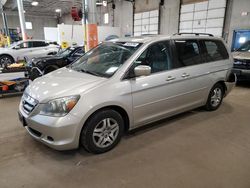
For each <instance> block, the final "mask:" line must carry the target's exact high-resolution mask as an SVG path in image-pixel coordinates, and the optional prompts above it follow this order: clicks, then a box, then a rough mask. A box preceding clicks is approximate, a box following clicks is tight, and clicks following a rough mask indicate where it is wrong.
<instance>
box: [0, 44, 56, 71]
mask: <svg viewBox="0 0 250 188" xmlns="http://www.w3.org/2000/svg"><path fill="white" fill-rule="evenodd" d="M58 50H59V46H58V45H56V44H54V43H49V42H46V41H44V40H27V41H19V42H16V43H13V44H12V45H11V46H9V47H7V48H0V67H6V66H8V65H10V64H12V63H15V62H16V61H19V60H24V59H25V57H26V58H28V59H31V58H34V57H41V56H45V55H52V54H56V53H57V52H58Z"/></svg>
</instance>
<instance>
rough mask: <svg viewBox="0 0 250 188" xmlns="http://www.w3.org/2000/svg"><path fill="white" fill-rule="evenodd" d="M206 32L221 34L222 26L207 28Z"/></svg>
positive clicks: (215, 34)
mask: <svg viewBox="0 0 250 188" xmlns="http://www.w3.org/2000/svg"><path fill="white" fill-rule="evenodd" d="M206 32H207V33H211V34H213V35H214V36H222V28H207V29H206Z"/></svg>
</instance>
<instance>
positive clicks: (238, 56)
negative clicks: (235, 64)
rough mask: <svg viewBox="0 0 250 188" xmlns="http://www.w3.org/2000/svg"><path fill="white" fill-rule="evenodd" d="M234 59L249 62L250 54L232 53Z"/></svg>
mask: <svg viewBox="0 0 250 188" xmlns="http://www.w3.org/2000/svg"><path fill="white" fill-rule="evenodd" d="M232 54H233V58H234V59H242V60H243V59H244V60H250V52H233V53H232Z"/></svg>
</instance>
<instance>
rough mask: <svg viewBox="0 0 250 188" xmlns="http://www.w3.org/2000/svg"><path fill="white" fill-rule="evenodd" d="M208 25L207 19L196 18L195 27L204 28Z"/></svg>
mask: <svg viewBox="0 0 250 188" xmlns="http://www.w3.org/2000/svg"><path fill="white" fill-rule="evenodd" d="M205 27H206V20H195V21H194V23H193V28H204V29H205Z"/></svg>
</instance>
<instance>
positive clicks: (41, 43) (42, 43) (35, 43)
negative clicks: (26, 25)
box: [33, 41, 46, 48]
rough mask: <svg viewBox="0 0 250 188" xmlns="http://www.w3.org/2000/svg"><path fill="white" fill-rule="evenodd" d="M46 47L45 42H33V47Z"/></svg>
mask: <svg viewBox="0 0 250 188" xmlns="http://www.w3.org/2000/svg"><path fill="white" fill-rule="evenodd" d="M44 46H46V43H45V42H42V41H34V42H33V47H34V48H35V47H44Z"/></svg>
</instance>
